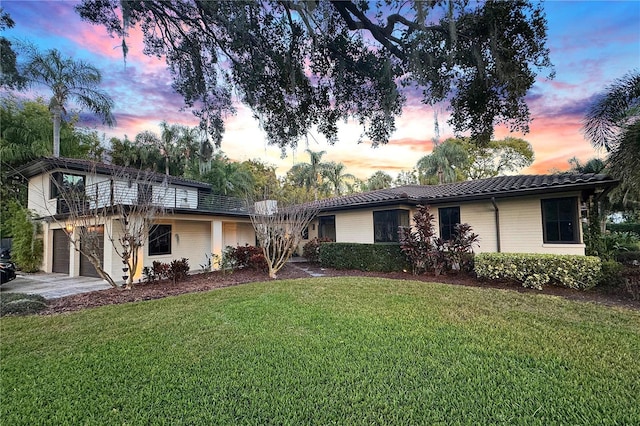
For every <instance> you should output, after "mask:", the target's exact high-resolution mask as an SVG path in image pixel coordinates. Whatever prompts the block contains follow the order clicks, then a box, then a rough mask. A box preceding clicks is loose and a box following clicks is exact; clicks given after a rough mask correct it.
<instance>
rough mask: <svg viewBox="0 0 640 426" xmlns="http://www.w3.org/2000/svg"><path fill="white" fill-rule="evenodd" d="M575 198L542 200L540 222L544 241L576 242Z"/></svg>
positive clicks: (576, 201)
mask: <svg viewBox="0 0 640 426" xmlns="http://www.w3.org/2000/svg"><path fill="white" fill-rule="evenodd" d="M577 203H578V200H577V198H550V199H548V200H542V224H543V227H544V242H545V243H577V242H579V241H578V238H579V235H578V217H577V215H578V213H577V211H578V207H577V205H578V204H577Z"/></svg>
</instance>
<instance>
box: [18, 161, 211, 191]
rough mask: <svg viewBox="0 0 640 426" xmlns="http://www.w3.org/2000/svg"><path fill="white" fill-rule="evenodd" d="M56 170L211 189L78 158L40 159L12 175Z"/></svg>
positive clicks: (198, 184) (28, 176)
mask: <svg viewBox="0 0 640 426" xmlns="http://www.w3.org/2000/svg"><path fill="white" fill-rule="evenodd" d="M56 168H61V169H68V170H75V171H81V172H90V171H93V170H95V172H96V173H100V174H107V175H111V174H113V173H118V174H122V173H130V174H134V175H135V174H138V173H140V172H143V173H145V176H147V177H148V179H150V180H153V181H156V182H162V181H164V180H165V179H166V180H167V182H169V183H173V184H178V185H185V186H191V187H195V188H211V185H209V184H207V183H202V182H198V181H195V180H191V179H184V178H179V177H176V176H167V175H165V174H164V173H158V172H154V171H144V170H142V171H141V170H139V169H136V168H134V167H122V166H117V165H114V164H107V163H100V162H97V161H91V160H82V159H78V158H64V157H42V158H38V159H35V160H33V161H31V162H29V163H27V164H25V165H24V166H22V167H20V168H19V169H18V170H17V171H16V172H15V173H13V174H14V175H21V176H24V177H26V178H30V177H33V176H36V175H38V174H40V173H42V172H44V171H48V170H53V169H56Z"/></svg>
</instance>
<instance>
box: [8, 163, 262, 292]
mask: <svg viewBox="0 0 640 426" xmlns="http://www.w3.org/2000/svg"><path fill="white" fill-rule="evenodd" d="M128 171H130V175H131V176H136V174H139V173H140V171H139V170H137V169H129V170H127V169H126V168H122V167H118V166H113V165H109V164H103V163H96V162H92V161H87V160H78V159H67V158H41V159H38V160H35V161H32V162H30V163H29V164H26V165H25V166H23V167H21V168H20V169H19V170H18V171H17V173H16V174H17V175H19V176H21V177H22V178H24V179H26V180H27V181H28V208H29V209H30V210H32V211H33V212H35V214H36V216H37V218H38V219H40V220H41V223H42V224H43V240H44V259H43V265H42V268H41V269H42V270H43V271H45V272H58V273H65V274H69V275H70V276H95V277H97V276H98V274H97V272H96V270H95V268H94V267H93V265H92V264H91V262H89V260H88V259H87V258H86V257H85V256H84V255H81V254H80V253H79V252H78V251H76V250H74V247H73V245H72V244H71V243H70V241H69V238H68V237H67V235H66V233H65V230H66V231H67V232H75V230H74V228H73V227H74V226H77V224H74V223H70V221H69V219H68V218H69V214H68V212H69V208H70V207H69V206H68V205H66V204H67V203H66V202H65V200H64V198H63V197H61V196H60V194H59V192H60V191H61V188H66V187H74V188H75V189H76V190H77V189H78V188H80V190H81V191H84V192H85V193H86V194H87V195H88V196H90V197H89V198H90V199H91V200H92V201H91V203H96V205H95V206H94V207H100V205H101V203H102V204H103V205H108V204H109V203H114V202H115V203H118V204H124V205H135V204H137V203H139V202H141V201H142V199H141V198H140V197H151V198H152V199H153V202H155V203H160V204H162V206H163V213H162V214H161V215H160V216H158V217H156V218H155V226H153V227H152V228H151V230H150V231H149V235H147V237H146V241H145V243H144V246H143V247H142V249H141V252H140V253H139V256H140V262H139V267H138V270H137V271H135V274H134V279H136V280H137V279H138V278H140V277H141V271H142V268H143V267H144V266H151V264H152V263H153V261H160V262H167V263H168V262H170V261H171V260H173V259H181V258H183V257H184V258H187V259H189V265H190V268H191V270H192V271H195V270H200V269H201V268H200V265H203V264H206V262H207V256H211V254H218V255H220V254H221V252H222V250H223V249H224V247H226V246H238V245H245V244H250V245H255V233H254V231H253V226H252V225H251V220H250V218H249V215H248V212H247V209H246V205H245V202H244V201H243V200H239V199H234V198H230V197H223V196H219V195H216V194H213V193H212V192H211V187H210V186H209V185H208V184H204V183H201V182H195V181H191V180H187V179H180V178H176V177H172V176H166V175H163V174H160V173H146V174H145V179H144V184H143V183H140V182H139V181H136V180H133V179H127V175H128V173H127V172H128ZM143 186H144V188H143ZM120 219H121V218H120V217H119V216H117V215H113V216H108V215H107V216H106V217H105V218H104V219H102V220H101V221H100V223H98V224H96V225H97V226H95V228H96V229H95V230H96V232H97V233H98V234H100V235H102V237H101V238H102V240H103V242H102V244H103V247H104V251H103V253H102V257H103V258H102V265H103V268H104V269H105V271H106V272H107V273H108V274H109V275H110V276H111V277H112V278H114V280H115V281H116V282H118V281H119V282H122V281H123V280H122V279H120V277H121V276H122V272H121V271H122V260H121V258H120V257H118V255H117V253H116V252H115V249H114V245H113V244H112V242H111V241H110V239H109V238H108V237H107V238H105V237H104V236H105V235H107V236H112V237H113V238H114V240H116V241H117V238H118V237H119V232H121V228H122V227H121V226H120ZM80 243H81V244H82V242H80Z"/></svg>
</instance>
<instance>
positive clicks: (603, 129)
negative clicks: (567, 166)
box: [583, 70, 640, 205]
mask: <svg viewBox="0 0 640 426" xmlns="http://www.w3.org/2000/svg"><path fill="white" fill-rule="evenodd" d="M639 105H640V71H638V70H634V71H631V72H629V73H627V74H626V75H624V76H623V77H621V78H619V79H617V80H615V81H614V82H613V83H612V84H611V85H610V86H609V87H607V88H606V90H605V91H604V93H602V95H601V96H600V97H598V98H597V100H596V101H595V102H594V103H593V104H592V105H591V106H590V107H589V110H588V111H587V114H586V117H585V123H584V127H583V131H584V133H585V136H586V138H587V140H589V141H590V142H591V144H592V145H594V146H595V147H597V148H605V149H606V150H607V152H609V157H608V158H607V164H608V166H609V172H610V173H611V175H612V176H613V177H615V178H617V179H620V181H621V183H620V186H619V188H618V190H617V191H615V193H614V194H612V198H615V201H618V202H621V203H622V204H625V205H628V204H633V203H634V202H635V203H637V202H638V200H640V190H639V189H638V188H640V168H639V167H638V162H639V161H640V121H639V119H640V106H639Z"/></svg>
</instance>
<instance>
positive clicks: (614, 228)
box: [607, 223, 640, 235]
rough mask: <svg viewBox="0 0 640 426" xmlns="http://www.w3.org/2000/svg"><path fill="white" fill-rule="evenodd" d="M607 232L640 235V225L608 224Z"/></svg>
mask: <svg viewBox="0 0 640 426" xmlns="http://www.w3.org/2000/svg"><path fill="white" fill-rule="evenodd" d="M607 231H611V232H633V233H634V234H637V235H640V223H607Z"/></svg>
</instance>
